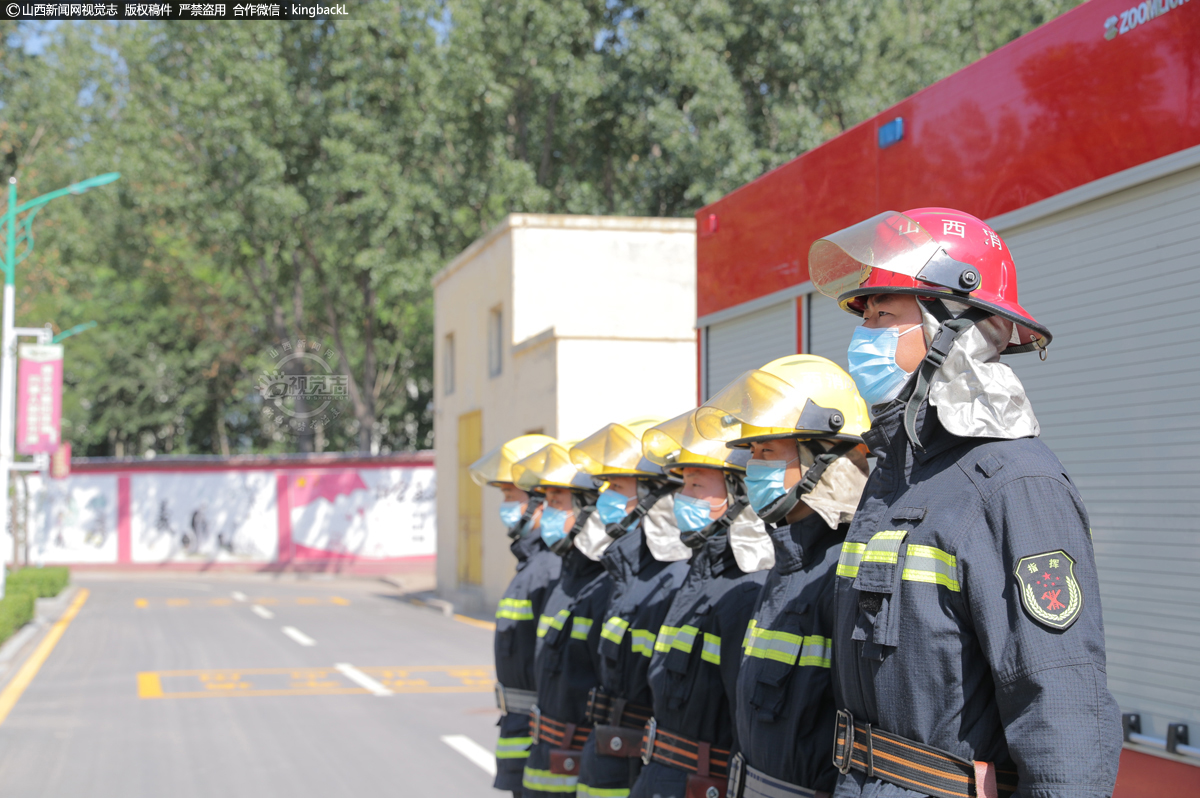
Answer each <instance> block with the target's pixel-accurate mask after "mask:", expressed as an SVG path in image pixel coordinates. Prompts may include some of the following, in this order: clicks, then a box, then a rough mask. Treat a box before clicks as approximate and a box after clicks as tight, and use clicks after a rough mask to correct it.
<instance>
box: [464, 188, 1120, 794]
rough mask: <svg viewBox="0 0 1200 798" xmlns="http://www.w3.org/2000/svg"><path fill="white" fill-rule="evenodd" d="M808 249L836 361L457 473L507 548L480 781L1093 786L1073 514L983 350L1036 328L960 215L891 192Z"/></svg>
mask: <svg viewBox="0 0 1200 798" xmlns="http://www.w3.org/2000/svg"><path fill="white" fill-rule="evenodd" d="M809 273H810V276H811V279H812V280H813V282H814V284H815V285H816V286H817V287H818V288H819V289H820V290H821V291H822V292H823V293H825V294H827V295H828V296H830V297H832V298H833V299H835V300H836V301H837V302H838V303H839V304H840V306H841V307H842V308H843V309H845V310H847V311H849V312H852V313H856V314H858V315H860V316H862V318H863V323H862V326H861V327H859V328H857V330H856V332H855V333H854V336H853V338H852V339H851V341H850V344H849V349H848V364H849V373H847V372H846V371H843V370H842V369H841V368H840V367H839V366H837V365H836V364H834V363H832V362H830V361H828V360H826V359H824V358H820V357H816V356H813V355H793V356H789V357H784V358H781V359H778V360H775V361H773V362H771V363H768V364H767V365H765V366H763V367H762V368H760V369H754V370H751V371H749V372H747V373H745V374H744V375H742V376H741V377H740V378H738V379H737V380H736V381H734V382H733V383H731V384H730V385H728V386H726V387H725V388H724V389H723V390H722V391H720V392H719V393H717V394H715V395H714V396H713V397H712V398H710V399H709V400H708V401H707V402H706V403H705V404H704V405H703V406H701V407H699V408H695V409H693V410H689V411H688V412H686V413H683V414H682V415H680V416H677V417H675V418H672V419H669V420H665V421H664V420H662V419H657V418H654V419H636V420H629V421H625V422H621V423H612V424H609V425H607V426H605V427H603V428H602V429H600V430H598V431H597V432H595V433H594V434H592V435H590V436H589V437H587V438H585V439H583V440H581V441H579V442H577V443H575V444H574V445H569V444H565V443H560V442H558V441H556V440H554V439H552V438H548V437H546V436H543V435H524V436H521V437H518V438H515V439H513V440H510V441H508V442H506V443H505V444H503V445H501V446H500V447H498V448H496V449H495V450H493V451H491V452H489V453H488V454H487V455H485V456H484V457H483V458H482V459H480V460H479V461H478V462H477V463H475V464H474V465H473V466H472V469H471V474H472V478H473V479H475V481H476V482H478V483H480V484H486V485H491V486H494V487H496V488H498V489H499V490H500V491H502V492H503V497H504V498H503V503H502V504H501V505H500V515H501V518H502V520H503V522H504V524H505V525H506V526H507V528H508V529H509V530H510V535H511V537H512V538H513V543H512V551H513V553H514V554H515V555H516V557H517V561H518V564H517V573H516V576H515V578H514V579H513V580H512V583H511V584H510V585H509V587H508V589H507V591H506V592H505V594H504V597H503V599H502V600H501V602H500V606H499V609H498V612H497V624H496V639H495V654H496V674H497V679H498V682H499V684H498V687H497V700H498V703H499V706H500V709H501V710H502V712H503V714H502V716H501V719H500V722H499V726H500V739H499V743H498V746H497V749H496V760H497V762H496V764H497V776H496V781H495V786H496V787H497V788H499V789H502V790H511V791H512V792H513V793H514V795H516V796H518V798H520V796H522V795H524V796H529V797H530V798H532V796H561V795H563V794H570V793H576V794H578V795H579V796H581V798H582V797H583V796H594V797H595V798H625V796H633V797H634V798H723V796H728V798H792V797H801V796H829V795H831V794H832V795H834V796H838V798H843V797H846V798H848V797H849V796H869V797H870V798H892V797H893V796H905V797H909V796H937V797H938V798H970V796H985V797H987V798H994V797H995V796H1020V797H1021V798H1052V797H1053V798H1093V797H1095V798H1100V797H1101V796H1109V795H1111V793H1112V790H1113V787H1114V783H1115V780H1116V771H1117V762H1118V758H1119V754H1120V748H1121V730H1120V719H1119V714H1118V709H1117V706H1116V703H1115V701H1114V700H1113V697H1112V695H1111V694H1110V693H1109V691H1108V687H1107V684H1106V678H1105V651H1104V633H1103V626H1102V620H1101V610H1100V599H1099V592H1098V587H1097V577H1096V568H1095V558H1094V554H1093V549H1092V540H1091V531H1090V528H1089V524H1088V517H1087V513H1086V511H1085V509H1084V506H1083V503H1082V501H1081V500H1080V497H1079V494H1078V492H1077V491H1076V489H1075V487H1074V485H1073V484H1072V482H1071V479H1070V477H1069V476H1068V475H1067V473H1066V471H1065V469H1064V468H1063V466H1062V464H1061V463H1060V462H1059V461H1058V459H1057V458H1056V457H1055V456H1054V455H1053V454H1052V453H1051V452H1050V450H1049V449H1048V448H1047V447H1046V446H1045V445H1044V444H1043V443H1042V442H1041V440H1040V439H1039V437H1038V434H1039V427H1038V422H1037V419H1036V417H1035V416H1034V414H1033V410H1032V408H1031V406H1030V403H1029V400H1028V398H1027V397H1026V395H1025V392H1024V389H1023V387H1022V385H1021V382H1020V380H1019V379H1018V378H1017V376H1016V374H1015V373H1014V372H1013V370H1012V369H1011V368H1010V367H1009V366H1007V365H1006V364H1002V363H1001V362H1000V355H1001V354H1011V353H1019V352H1031V351H1038V352H1040V353H1042V355H1043V356H1044V354H1045V351H1046V347H1047V345H1048V344H1049V342H1050V333H1049V331H1048V330H1047V329H1046V328H1045V327H1044V326H1043V325H1041V324H1039V323H1038V322H1037V321H1036V320H1034V318H1033V317H1032V316H1030V314H1029V313H1027V312H1026V311H1025V310H1024V309H1023V308H1022V307H1021V306H1020V305H1019V304H1018V302H1017V280H1016V271H1015V267H1014V264H1013V261H1012V257H1011V255H1010V254H1009V251H1008V249H1007V246H1006V245H1005V244H1004V242H1003V241H1002V240H1001V239H1000V237H999V236H998V235H996V233H995V232H994V231H993V230H992V229H991V228H989V227H988V226H987V225H986V224H984V223H983V222H982V221H980V220H979V219H977V218H975V217H973V216H970V215H968V214H965V213H962V212H959V211H954V210H950V209H946V208H923V209H918V210H914V211H908V212H906V213H895V212H887V213H883V214H880V215H878V216H875V217H873V218H871V219H868V220H866V221H864V222H861V223H859V224H857V225H854V226H852V227H849V228H846V229H845V230H842V231H840V232H838V233H836V234H834V235H832V236H829V237H828V238H825V239H822V240H820V241H818V242H817V243H816V244H814V245H813V247H812V249H811V250H810V254H809ZM1064 301H1066V299H1065V298H1064ZM1072 301H1080V302H1082V301H1085V300H1084V299H1082V298H1080V297H1076V299H1074V300H1072ZM627 384H628V385H629V386H631V388H630V389H631V390H636V389H637V388H634V387H633V386H636V385H637V384H638V382H637V380H636V379H634V380H630V381H628V383H627ZM651 384H652V379H651V380H649V381H648V384H647V385H646V387H645V388H644V390H653V388H652V387H651ZM872 459H873V461H874V463H873V466H872V463H871V460H872Z"/></svg>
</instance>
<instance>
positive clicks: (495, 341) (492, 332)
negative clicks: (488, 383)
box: [487, 306, 504, 377]
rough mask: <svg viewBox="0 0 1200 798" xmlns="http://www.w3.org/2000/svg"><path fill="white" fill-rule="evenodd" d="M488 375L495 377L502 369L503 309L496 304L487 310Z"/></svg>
mask: <svg viewBox="0 0 1200 798" xmlns="http://www.w3.org/2000/svg"><path fill="white" fill-rule="evenodd" d="M487 329H488V376H489V377H496V376H498V375H499V374H500V372H501V371H503V370H504V347H503V341H504V309H503V307H500V306H497V307H494V308H492V309H491V310H489V311H488V328H487Z"/></svg>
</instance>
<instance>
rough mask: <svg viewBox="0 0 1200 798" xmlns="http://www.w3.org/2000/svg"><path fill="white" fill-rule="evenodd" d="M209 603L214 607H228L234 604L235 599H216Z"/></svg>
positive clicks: (210, 600)
mask: <svg viewBox="0 0 1200 798" xmlns="http://www.w3.org/2000/svg"><path fill="white" fill-rule="evenodd" d="M208 603H209V604H211V605H213V606H214V607H228V606H229V605H230V604H232V603H233V599H227V598H215V599H209V600H208Z"/></svg>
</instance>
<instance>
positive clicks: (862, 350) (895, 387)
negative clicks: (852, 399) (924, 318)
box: [846, 324, 921, 407]
mask: <svg viewBox="0 0 1200 798" xmlns="http://www.w3.org/2000/svg"><path fill="white" fill-rule="evenodd" d="M919 329H921V326H920V325H919V324H918V325H916V326H913V327H910V328H909V329H907V330H905V331H904V332H900V328H899V327H881V328H879V329H876V330H873V329H871V328H869V327H859V328H858V329H856V330H855V331H854V337H853V338H851V339H850V347H849V349H847V350H846V358H847V360H848V361H849V365H850V376H851V377H853V378H854V384H855V385H857V386H858V392H859V393H860V394H862V398H863V400H864V401H866V403H867V406H868V407H872V406H874V405H880V404H883V403H884V402H890V401H892V400H893V399H895V398H896V397H897V396H898V395H899V394H900V389H901V388H903V387H904V383H905V382H906V381H907V380H908V372H907V371H905V370H904V369H902V368H900V366H899V365H897V364H896V347H897V346H899V344H900V336H901V335H907V334H908V333H910V332H912V331H913V330H919Z"/></svg>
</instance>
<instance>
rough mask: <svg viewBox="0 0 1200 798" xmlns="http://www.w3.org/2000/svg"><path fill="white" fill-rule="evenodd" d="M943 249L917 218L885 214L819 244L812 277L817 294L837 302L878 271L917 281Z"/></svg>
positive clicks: (811, 256)
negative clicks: (939, 249) (819, 293)
mask: <svg viewBox="0 0 1200 798" xmlns="http://www.w3.org/2000/svg"><path fill="white" fill-rule="evenodd" d="M938 246H939V245H938V242H937V241H936V240H935V239H934V238H933V236H931V235H929V233H928V232H926V230H925V228H923V227H921V225H919V224H917V223H916V222H914V221H913V220H912V219H910V218H908V217H907V216H905V215H904V214H902V213H897V212H896V211H884V212H883V213H881V214H879V215H878V216H872V217H871V218H870V219H867V220H866V221H862V222H859V223H858V224H855V225H851V226H850V227H847V228H845V229H842V230H838V231H837V232H836V233H833V234H832V235H828V236H826V237H825V238H822V239H819V240H818V241H816V242H814V243H813V245H812V247H811V248H810V249H809V250H808V275H809V279H811V280H812V282H813V285H815V286H816V287H817V290H819V291H820V292H821V293H822V294H825V295H826V296H828V297H832V298H833V299H837V298H838V297H840V296H841V295H842V294H844V293H846V292H847V291H852V290H854V289H855V288H858V287H859V286H860V285H862V284H863V283H864V282H866V280H867V278H868V277H869V276H870V275H871V271H872V270H873V269H882V270H884V271H889V272H895V273H897V274H903V275H906V276H908V277H912V278H914V279H916V277H917V275H918V274H919V273H920V272H921V269H922V268H924V266H925V264H926V263H928V262H929V259H930V258H932V257H933V255H934V254H935V253H936V252H937V251H938Z"/></svg>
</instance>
